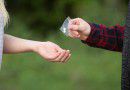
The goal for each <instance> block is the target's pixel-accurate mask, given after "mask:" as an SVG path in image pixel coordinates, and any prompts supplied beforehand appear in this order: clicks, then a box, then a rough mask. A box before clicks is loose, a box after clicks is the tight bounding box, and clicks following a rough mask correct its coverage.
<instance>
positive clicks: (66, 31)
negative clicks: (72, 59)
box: [60, 17, 71, 36]
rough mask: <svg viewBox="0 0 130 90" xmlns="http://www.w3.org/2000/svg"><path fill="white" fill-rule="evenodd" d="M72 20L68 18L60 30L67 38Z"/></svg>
mask: <svg viewBox="0 0 130 90" xmlns="http://www.w3.org/2000/svg"><path fill="white" fill-rule="evenodd" d="M70 20H71V18H70V17H67V18H66V19H65V21H64V23H63V24H62V26H61V28H60V30H61V31H62V32H63V33H64V34H65V35H66V36H69V30H68V25H69V22H70Z"/></svg>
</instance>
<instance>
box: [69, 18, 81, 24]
mask: <svg viewBox="0 0 130 90" xmlns="http://www.w3.org/2000/svg"><path fill="white" fill-rule="evenodd" d="M71 24H74V25H79V24H80V21H79V19H78V18H76V19H72V20H71Z"/></svg>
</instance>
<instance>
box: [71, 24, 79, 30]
mask: <svg viewBox="0 0 130 90" xmlns="http://www.w3.org/2000/svg"><path fill="white" fill-rule="evenodd" d="M78 29H79V26H78V25H69V30H74V31H78Z"/></svg>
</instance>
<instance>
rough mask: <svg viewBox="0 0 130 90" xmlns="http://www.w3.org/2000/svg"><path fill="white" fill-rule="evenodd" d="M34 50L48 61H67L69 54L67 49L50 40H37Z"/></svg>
mask: <svg viewBox="0 0 130 90" xmlns="http://www.w3.org/2000/svg"><path fill="white" fill-rule="evenodd" d="M34 52H36V53H38V54H39V55H41V56H42V57H43V58H44V59H46V60H47V61H50V62H63V63H64V62H67V61H68V59H69V58H70V56H71V54H70V51H69V50H63V49H61V48H60V47H59V46H58V45H56V44H54V43H52V42H38V44H37V45H36V47H35V48H34Z"/></svg>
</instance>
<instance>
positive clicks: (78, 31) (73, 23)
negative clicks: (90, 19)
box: [69, 18, 91, 40]
mask: <svg viewBox="0 0 130 90" xmlns="http://www.w3.org/2000/svg"><path fill="white" fill-rule="evenodd" d="M90 32H91V27H90V25H89V24H88V23H87V22H86V21H84V20H83V19H81V18H76V19H71V20H70V22H69V36H70V37H71V38H77V39H80V40H86V39H87V37H88V36H89V34H90Z"/></svg>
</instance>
